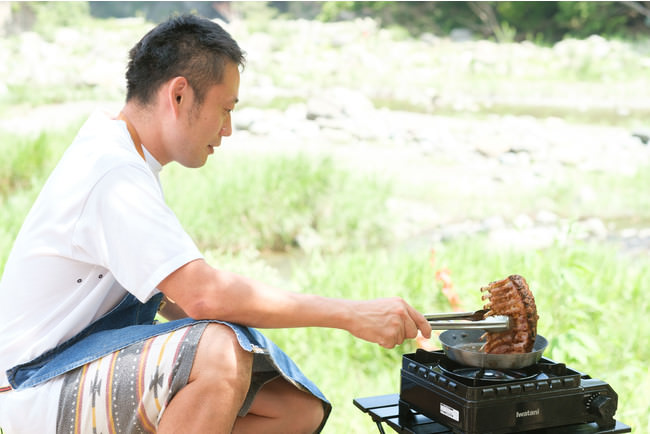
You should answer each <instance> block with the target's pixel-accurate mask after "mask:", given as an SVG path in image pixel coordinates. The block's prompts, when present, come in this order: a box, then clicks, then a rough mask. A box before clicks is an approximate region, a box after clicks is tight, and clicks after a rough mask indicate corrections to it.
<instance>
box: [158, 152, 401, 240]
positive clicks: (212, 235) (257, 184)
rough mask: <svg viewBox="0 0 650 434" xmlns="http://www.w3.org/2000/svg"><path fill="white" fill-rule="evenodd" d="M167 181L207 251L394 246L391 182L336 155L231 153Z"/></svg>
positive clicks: (167, 174) (173, 171) (174, 170)
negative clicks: (347, 166) (343, 163)
mask: <svg viewBox="0 0 650 434" xmlns="http://www.w3.org/2000/svg"><path fill="white" fill-rule="evenodd" d="M162 181H163V184H164V185H165V191H166V198H167V201H168V203H169V204H170V206H171V208H172V209H174V210H175V211H176V213H177V215H178V217H179V219H180V220H181V222H182V223H183V224H184V226H185V227H186V228H187V230H188V232H189V233H190V234H191V235H192V236H193V237H194V239H195V240H197V242H198V243H199V245H200V246H201V247H203V248H210V249H220V250H224V251H235V252H236V251H238V250H241V249H245V248H249V247H254V248H256V249H257V250H261V251H287V250H292V249H295V248H297V247H301V248H302V249H303V250H313V249H317V250H326V251H339V250H342V249H344V248H351V247H365V246H376V245H381V244H385V243H386V242H388V241H390V231H388V230H386V229H387V228H388V224H389V223H388V220H387V219H386V204H385V202H386V199H387V198H388V195H389V193H390V189H389V186H388V184H387V183H386V182H383V181H380V180H378V179H375V178H372V177H364V176H361V175H353V174H351V173H350V172H348V171H344V170H342V169H340V168H338V167H337V166H336V165H335V164H334V163H333V161H332V160H331V159H328V158H319V157H308V156H306V155H300V154H298V155H282V156H273V155H271V156H262V155H257V156H246V155H233V154H223V155H219V156H218V157H216V158H212V159H210V161H209V162H208V164H207V165H206V166H204V167H203V168H201V169H200V170H187V169H185V168H182V167H181V166H178V165H174V166H171V167H169V168H168V169H167V168H166V169H165V171H164V172H163V175H162Z"/></svg>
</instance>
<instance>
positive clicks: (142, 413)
mask: <svg viewBox="0 0 650 434" xmlns="http://www.w3.org/2000/svg"><path fill="white" fill-rule="evenodd" d="M205 326H206V324H196V325H193V326H190V327H185V328H182V329H179V330H176V331H173V332H170V333H168V334H164V335H160V336H156V337H153V338H150V339H147V340H145V341H142V342H138V343H136V344H133V345H130V346H128V347H126V348H124V349H122V350H120V351H117V352H115V353H112V354H109V355H107V356H104V357H102V358H100V359H98V360H95V361H94V362H91V363H89V364H87V365H84V366H82V367H80V368H77V369H75V370H74V371H71V372H69V373H67V374H65V378H64V380H63V386H62V390H61V396H60V398H59V412H58V417H57V430H56V432H57V434H64V433H66V434H67V433H70V434H76V433H93V434H94V433H106V434H109V433H155V432H156V428H157V426H158V422H159V420H160V416H161V415H162V413H163V411H164V409H165V407H166V406H167V404H168V403H169V402H170V401H171V399H172V397H173V396H174V395H175V394H176V393H177V392H178V391H179V390H180V389H181V388H182V387H183V386H185V385H186V384H187V380H188V378H189V375H190V371H191V369H192V363H193V361H194V355H195V354H196V349H197V346H198V342H199V340H200V338H201V334H202V333H203V330H204V329H205Z"/></svg>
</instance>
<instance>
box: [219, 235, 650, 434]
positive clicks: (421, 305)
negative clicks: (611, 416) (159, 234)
mask: <svg viewBox="0 0 650 434" xmlns="http://www.w3.org/2000/svg"><path fill="white" fill-rule="evenodd" d="M435 257H436V260H435V263H434V264H433V266H432V265H431V263H430V261H429V252H428V251H426V250H424V251H420V252H410V253H407V252H403V251H392V252H389V251H386V250H383V249H375V250H372V251H349V252H346V253H344V254H339V255H336V256H329V257H323V256H319V255H314V256H313V257H311V258H310V259H309V260H308V261H305V262H301V263H300V264H298V265H296V267H295V268H294V274H293V277H292V284H291V289H295V290H301V289H302V290H304V291H310V292H317V293H319V294H323V295H327V296H333V297H349V298H355V299H363V298H375V297H385V296H392V295H396V294H397V295H400V296H402V297H404V298H405V299H407V300H409V301H410V302H411V303H412V304H414V306H415V307H416V308H418V309H420V310H422V311H432V312H435V311H448V310H450V306H449V304H448V302H447V301H446V298H445V297H444V296H443V295H442V293H441V291H440V289H441V286H440V283H438V282H436V281H435V277H434V275H435V271H436V270H438V269H440V268H443V267H445V268H448V269H449V270H450V271H451V275H452V279H453V281H454V285H455V288H456V291H457V292H458V293H459V295H460V297H461V300H462V302H463V307H464V308H466V309H468V310H469V309H476V308H479V307H481V306H482V302H481V300H480V291H479V288H480V287H481V286H483V285H485V284H486V283H488V282H490V281H492V280H496V279H499V278H502V277H505V276H507V275H509V274H513V273H517V274H521V275H523V276H524V277H526V278H527V280H528V283H529V285H530V287H531V289H532V290H533V292H534V294H535V298H536V302H537V306H538V311H539V314H540V320H539V324H538V331H539V333H540V334H541V335H543V336H545V337H546V338H547V339H548V340H549V347H548V348H547V350H546V351H545V356H546V357H549V358H551V359H554V360H557V361H562V362H565V363H567V365H568V366H570V367H572V368H574V369H578V370H580V371H582V372H585V373H588V374H589V375H591V376H592V377H594V378H598V379H601V380H604V381H606V382H608V383H609V384H610V385H611V386H612V387H613V388H614V390H615V391H616V392H617V393H618V395H619V407H618V411H617V415H616V417H617V418H618V419H619V420H621V421H623V422H625V423H627V424H629V425H632V426H633V428H634V429H635V431H637V430H638V432H645V431H644V430H646V429H647V428H648V427H649V425H648V424H649V423H650V419H649V418H648V414H647V408H648V405H649V404H650V401H649V398H648V397H647V396H646V395H645V394H642V393H638V388H639V387H643V385H645V386H648V385H649V382H650V375H649V374H650V372H648V365H647V361H648V360H650V348H648V345H647V342H650V330H649V329H648V327H647V321H646V316H647V314H648V313H649V312H650V303H649V302H648V299H647V296H646V295H645V294H647V293H648V291H650V261H649V260H648V259H647V258H646V257H643V258H632V257H627V256H624V255H621V254H620V253H619V252H617V251H616V250H614V249H613V248H609V247H602V246H598V245H593V244H583V243H580V242H577V241H576V242H569V243H568V244H565V245H557V246H554V247H552V248H549V249H546V250H541V251H528V252H519V251H512V250H495V249H494V247H493V246H491V245H489V244H488V243H487V242H486V241H485V240H482V239H480V238H474V239H465V240H458V241H456V242H453V243H451V244H444V245H439V246H436V255H435ZM211 259H214V260H217V261H218V262H220V263H222V264H224V266H227V267H232V268H234V269H236V270H237V271H240V272H244V273H246V274H249V275H252V276H255V277H257V278H260V279H264V280H266V281H270V282H272V283H275V284H282V283H283V281H282V279H281V277H279V276H278V275H277V272H276V271H275V270H273V269H269V268H268V267H266V266H264V263H263V262H262V261H261V259H260V258H255V257H251V256H249V257H248V258H247V260H246V261H241V260H239V261H233V260H232V257H231V258H224V257H219V256H216V257H214V258H211ZM265 333H266V334H267V335H269V336H270V337H272V338H273V339H274V340H275V341H276V342H277V343H278V345H280V347H282V348H283V349H285V351H287V352H288V353H289V354H290V355H291V356H292V357H293V358H294V359H295V360H296V362H297V363H298V364H299V366H300V367H301V369H302V370H303V371H304V372H305V373H306V374H307V375H308V376H309V377H310V378H312V379H313V380H314V381H315V382H316V384H318V385H319V387H321V388H322V390H323V391H324V393H325V394H326V396H328V398H329V399H330V400H331V401H332V403H333V405H334V411H333V413H332V416H331V419H330V421H329V423H328V425H327V427H326V429H325V432H326V433H368V432H373V430H374V429H375V428H374V425H373V424H372V422H371V420H370V418H369V417H368V416H367V415H365V414H362V413H361V412H360V411H359V410H357V409H356V408H355V407H354V406H353V404H352V399H353V398H354V397H361V396H370V395H376V394H385V393H395V392H398V391H399V368H400V363H401V356H402V354H403V353H406V352H411V351H413V350H414V346H413V344H412V343H410V342H409V343H406V344H404V345H402V346H401V347H397V348H395V349H392V350H386V349H382V348H381V347H379V346H377V345H373V344H369V343H366V342H363V341H359V340H357V339H355V338H353V337H352V336H351V335H349V334H348V333H347V332H344V331H340V330H328V329H317V328H306V329H287V330H266V331H265ZM434 341H436V340H435V338H434Z"/></svg>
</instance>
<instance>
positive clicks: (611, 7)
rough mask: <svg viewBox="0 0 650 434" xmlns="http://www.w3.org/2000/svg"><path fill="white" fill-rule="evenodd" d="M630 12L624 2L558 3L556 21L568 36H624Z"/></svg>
mask: <svg viewBox="0 0 650 434" xmlns="http://www.w3.org/2000/svg"><path fill="white" fill-rule="evenodd" d="M629 11H630V9H629V8H627V7H626V6H625V5H623V4H622V2H557V14H556V15H555V17H554V21H555V22H556V23H557V26H558V27H559V29H560V30H564V31H566V36H572V37H577V38H585V37H587V36H590V35H593V34H600V35H608V36H624V35H625V29H626V26H627V25H628V23H629V22H630V21H631V20H630V16H629V15H628V14H627V13H628V12H629Z"/></svg>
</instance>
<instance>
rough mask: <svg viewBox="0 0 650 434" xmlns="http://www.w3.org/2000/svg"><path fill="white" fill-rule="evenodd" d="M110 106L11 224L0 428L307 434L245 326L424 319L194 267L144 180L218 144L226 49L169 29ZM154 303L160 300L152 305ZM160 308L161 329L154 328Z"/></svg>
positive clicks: (290, 370)
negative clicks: (115, 108)
mask: <svg viewBox="0 0 650 434" xmlns="http://www.w3.org/2000/svg"><path fill="white" fill-rule="evenodd" d="M129 55H130V59H129V64H128V68H127V73H126V78H127V98H126V104H125V106H124V108H123V110H122V111H121V113H120V114H119V115H118V116H116V117H113V116H110V115H105V114H101V113H95V114H93V115H92V116H91V117H90V119H89V120H88V121H87V122H86V124H85V125H84V126H83V127H82V128H81V130H80V132H79V134H78V136H77V137H76V138H75V140H74V142H73V143H72V145H71V146H70V148H69V149H68V150H67V151H66V153H65V154H64V155H63V157H62V159H61V161H60V162H59V164H58V165H57V167H56V168H55V170H54V171H53V173H52V174H51V176H50V178H49V179H48V181H47V182H46V184H45V185H44V187H43V190H42V191H41V194H40V195H39V197H38V198H37V200H36V202H35V204H34V206H33V208H32V209H31V211H30V213H29V215H28V216H27V218H26V220H25V222H24V225H23V227H22V228H21V231H20V232H19V234H18V237H17V239H16V242H15V244H14V246H13V249H12V251H11V253H10V256H9V258H8V260H7V263H6V265H5V271H4V275H3V277H2V281H0V318H2V322H1V323H0V390H1V392H0V427H2V428H3V429H4V431H5V434H17V433H30V434H31V433H52V432H57V433H67V432H70V433H86V432H87V433H90V432H93V433H95V432H104V433H113V432H126V433H135V432H159V433H168V432H169V433H182V432H187V433H210V432H214V433H229V432H250V433H308V432H315V431H319V430H320V429H321V428H322V427H323V425H324V423H325V421H326V419H327V416H328V414H329V411H330V405H329V403H328V402H327V400H326V399H325V397H324V396H323V395H322V393H321V392H320V391H319V390H318V388H317V387H316V386H315V385H314V384H313V383H312V382H311V381H309V380H308V379H307V378H305V377H304V375H303V374H302V373H301V372H300V370H299V369H298V368H297V367H296V366H295V364H293V362H292V361H291V359H289V358H288V357H287V356H286V355H285V354H284V353H283V352H282V351H281V350H279V349H278V348H277V347H276V346H275V345H274V344H273V343H272V342H271V341H269V340H268V339H266V338H265V337H264V336H263V335H261V334H260V333H259V332H258V331H257V330H255V329H253V328H249V327H259V328H265V327H267V328H268V327H304V326H316V327H332V328H341V329H344V330H347V331H349V332H350V333H352V334H353V335H354V336H356V337H359V338H361V339H365V340H367V341H370V342H375V343H378V344H380V345H382V346H384V347H386V348H392V347H394V346H395V345H397V344H400V343H402V342H403V341H404V340H405V339H407V338H414V337H415V336H416V335H417V333H418V330H419V331H421V332H422V334H423V335H424V336H427V337H428V336H430V333H431V329H430V327H429V325H428V323H427V321H426V320H425V319H424V317H423V316H422V315H421V314H420V313H418V312H417V311H415V310H414V309H413V308H412V307H411V306H410V305H409V304H407V303H406V302H405V301H403V300H402V299H400V298H397V297H396V298H390V299H379V300H368V301H356V300H344V299H333V298H326V297H322V296H319V295H313V294H297V293H291V292H286V291H282V290H279V289H276V288H272V287H269V286H267V285H264V284H263V283H260V282H257V281H254V280H251V279H248V278H246V277H244V276H240V275H237V274H233V273H230V272H228V271H225V270H219V269H215V268H213V267H211V266H210V265H209V264H207V263H206V261H205V260H204V259H203V258H202V256H201V254H200V252H199V251H198V249H197V247H196V246H195V244H194V243H193V242H192V240H191V239H190V237H189V236H188V235H187V234H186V232H185V231H184V230H183V229H182V227H181V225H180V223H179V222H178V220H177V219H176V217H175V216H174V214H173V212H172V211H171V210H170V209H169V208H168V207H167V206H166V204H165V202H164V199H163V196H162V191H161V187H160V183H159V180H158V172H159V171H160V170H161V168H162V166H164V165H165V164H167V163H169V162H171V161H177V162H179V163H180V164H183V165H184V166H187V167H200V166H202V165H203V164H204V163H205V162H206V160H207V158H208V156H209V155H210V154H212V153H214V149H215V148H216V147H218V146H219V145H220V143H221V139H222V137H224V136H229V135H230V134H231V132H232V125H231V119H230V116H231V112H232V110H233V109H234V107H235V105H236V103H237V101H238V90H239V68H240V67H241V66H242V65H243V61H244V57H243V54H242V51H241V50H240V48H239V46H238V45H237V43H236V42H235V41H234V40H233V39H232V38H231V37H230V35H228V34H227V33H226V32H225V31H224V30H223V29H222V28H221V27H219V26H218V25H217V24H215V23H213V22H211V21H209V20H205V19H201V18H198V17H196V16H183V17H177V18H173V19H170V20H169V21H167V22H165V23H162V24H160V25H159V26H157V27H156V28H154V29H153V30H152V31H150V32H149V33H148V34H147V35H145V36H144V37H143V39H142V40H141V41H140V42H138V43H137V44H136V45H135V46H134V47H133V49H132V50H131V51H130V53H129ZM163 297H164V300H163V303H162V304H161V303H160V302H161V298H163ZM159 305H160V306H162V307H160V309H161V313H162V314H163V316H165V317H167V318H168V319H169V320H170V321H169V322H166V323H162V324H153V317H154V315H155V313H156V311H157V310H158V308H159Z"/></svg>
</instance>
